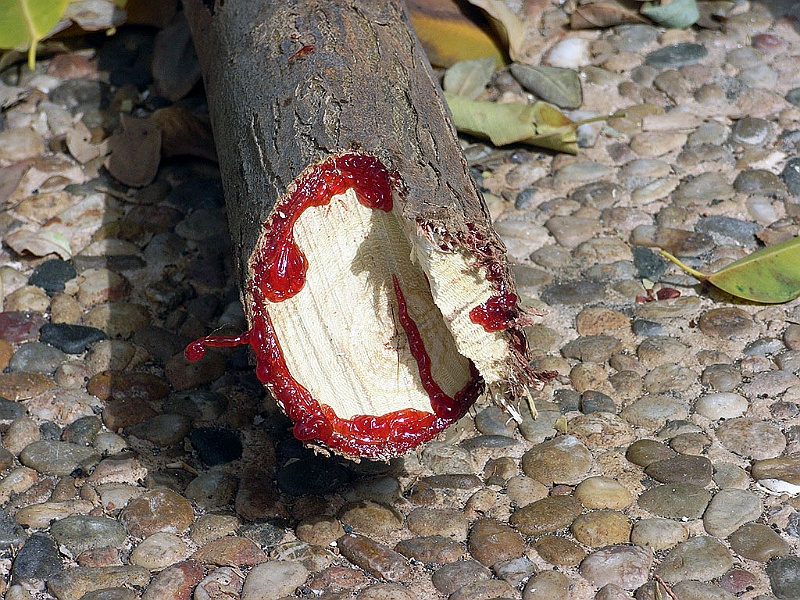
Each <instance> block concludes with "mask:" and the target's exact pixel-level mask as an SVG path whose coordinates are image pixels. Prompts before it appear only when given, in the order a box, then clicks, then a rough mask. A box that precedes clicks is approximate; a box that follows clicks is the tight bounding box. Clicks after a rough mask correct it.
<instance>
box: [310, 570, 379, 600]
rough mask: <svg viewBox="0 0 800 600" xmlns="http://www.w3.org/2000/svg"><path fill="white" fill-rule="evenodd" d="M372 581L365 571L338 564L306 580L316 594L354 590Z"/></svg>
mask: <svg viewBox="0 0 800 600" xmlns="http://www.w3.org/2000/svg"><path fill="white" fill-rule="evenodd" d="M369 582H370V579H369V577H367V576H366V575H365V574H364V572H363V571H361V570H359V569H353V568H350V567H340V566H337V565H333V566H330V567H328V568H326V569H323V570H322V571H321V572H320V573H317V574H316V575H314V576H312V577H311V579H309V580H308V581H307V582H306V587H308V589H310V590H311V591H312V592H314V593H315V594H322V593H323V592H339V591H342V590H352V589H355V588H359V587H361V586H364V585H367V584H368V583H369Z"/></svg>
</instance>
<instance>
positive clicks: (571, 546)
mask: <svg viewBox="0 0 800 600" xmlns="http://www.w3.org/2000/svg"><path fill="white" fill-rule="evenodd" d="M533 547H534V549H535V550H536V552H538V553H539V556H541V557H542V559H544V560H545V561H547V562H549V563H550V564H551V565H555V566H557V567H570V566H573V565H577V564H578V563H580V562H581V561H582V560H583V559H584V557H585V556H586V552H584V550H583V548H581V547H580V546H579V545H578V544H576V543H575V542H573V541H572V540H570V539H568V538H565V537H560V536H557V535H543V536H541V537H539V538H537V539H536V541H534V542H533Z"/></svg>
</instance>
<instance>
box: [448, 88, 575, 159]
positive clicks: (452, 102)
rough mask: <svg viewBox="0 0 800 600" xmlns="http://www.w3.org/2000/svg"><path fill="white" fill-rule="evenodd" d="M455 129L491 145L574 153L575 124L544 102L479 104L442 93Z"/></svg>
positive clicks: (478, 102) (476, 101)
mask: <svg viewBox="0 0 800 600" xmlns="http://www.w3.org/2000/svg"><path fill="white" fill-rule="evenodd" d="M445 99H446V100H447V105H448V106H449V107H450V112H451V113H452V114H453V122H454V123H455V126H456V129H457V130H458V131H460V132H462V133H466V134H469V135H474V136H477V137H481V138H486V139H489V140H490V141H491V142H492V143H493V144H494V145H495V146H504V145H506V144H513V143H524V144H531V145H534V146H539V147H542V148H549V149H551V150H557V151H558V152H566V153H568V154H577V153H578V144H577V141H576V133H575V129H576V127H577V126H578V123H575V122H574V121H572V120H570V119H569V118H567V117H566V116H565V115H564V114H562V113H561V111H559V110H558V109H557V108H556V107H554V106H551V105H550V104H547V103H546V102H535V103H533V104H523V103H521V102H508V103H504V104H499V103H496V102H480V101H478V100H471V99H469V98H464V97H461V96H454V95H451V94H445Z"/></svg>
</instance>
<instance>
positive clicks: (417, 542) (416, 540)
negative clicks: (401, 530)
mask: <svg viewBox="0 0 800 600" xmlns="http://www.w3.org/2000/svg"><path fill="white" fill-rule="evenodd" d="M394 549H395V551H396V552H399V553H400V554H402V555H403V556H407V557H408V558H410V559H413V560H416V561H418V562H421V563H424V564H437V565H444V564H447V563H451V562H455V561H457V560H458V559H459V558H461V556H462V555H463V554H464V548H463V547H462V546H461V544H459V543H458V542H454V541H453V540H451V539H450V538H446V537H444V536H441V535H429V536H425V537H413V538H409V539H407V540H401V541H400V542H398V543H397V545H396V546H395V547H394Z"/></svg>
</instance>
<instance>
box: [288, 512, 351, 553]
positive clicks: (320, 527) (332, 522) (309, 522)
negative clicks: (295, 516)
mask: <svg viewBox="0 0 800 600" xmlns="http://www.w3.org/2000/svg"><path fill="white" fill-rule="evenodd" d="M295 535H296V536H297V539H299V540H302V541H304V542H308V543H309V544H314V545H315V546H329V545H330V544H331V543H333V542H335V541H336V540H337V539H339V538H340V537H341V536H342V535H344V529H342V525H341V523H339V521H337V520H336V518H335V517H331V516H328V515H314V516H311V517H308V518H307V519H304V520H303V521H301V522H300V523H299V524H298V525H297V528H296V529H295Z"/></svg>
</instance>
